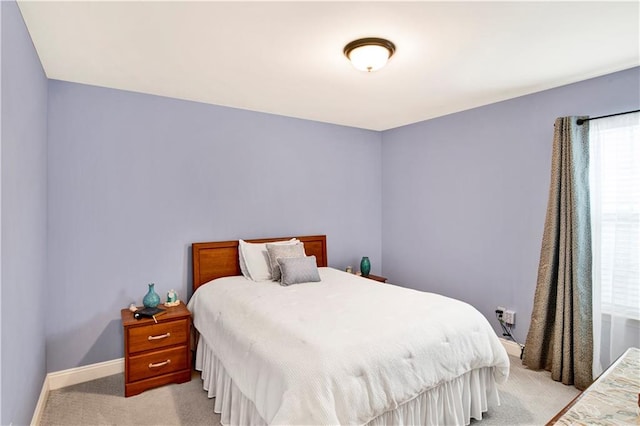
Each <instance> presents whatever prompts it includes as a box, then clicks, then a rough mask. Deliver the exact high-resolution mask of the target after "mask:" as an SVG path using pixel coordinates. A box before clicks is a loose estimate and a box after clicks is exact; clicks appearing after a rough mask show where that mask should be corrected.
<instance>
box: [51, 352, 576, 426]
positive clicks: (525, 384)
mask: <svg viewBox="0 0 640 426" xmlns="http://www.w3.org/2000/svg"><path fill="white" fill-rule="evenodd" d="M499 389H500V400H501V405H500V407H491V408H490V409H489V411H488V412H487V413H485V416H484V419H483V420H482V421H481V422H479V421H475V420H472V422H471V424H472V425H474V426H487V425H543V424H545V423H546V422H547V421H548V420H549V419H551V418H552V417H553V416H554V415H555V413H556V412H558V411H560V410H561V409H562V408H563V407H564V406H565V405H566V404H567V403H568V402H569V401H571V400H572V399H573V398H574V397H575V396H576V395H577V394H578V390H577V389H576V388H574V387H572V386H565V385H563V384H561V383H558V382H554V381H552V380H551V378H550V375H549V373H548V372H546V371H531V370H528V369H526V368H524V367H523V366H522V363H521V361H520V360H519V359H518V358H514V357H511V374H510V377H509V380H508V381H507V383H505V384H503V385H500V386H499ZM219 422H220V416H218V415H217V414H214V413H213V400H210V399H208V398H207V393H206V392H205V391H203V390H202V381H201V380H200V376H199V373H194V375H193V380H191V382H189V383H183V384H179V385H168V386H163V387H161V388H156V389H152V390H148V391H146V392H143V393H142V394H140V395H136V396H133V397H129V398H124V377H123V375H122V374H117V375H114V376H109V377H105V378H102V379H98V380H93V381H91V382H86V383H81V384H78V385H74V386H69V387H67V388H63V389H58V390H55V391H51V392H50V393H49V398H48V399H47V404H46V406H45V409H44V413H43V416H42V422H41V424H42V425H218V424H219Z"/></svg>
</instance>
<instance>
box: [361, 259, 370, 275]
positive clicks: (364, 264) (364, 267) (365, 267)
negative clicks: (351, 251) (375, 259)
mask: <svg viewBox="0 0 640 426" xmlns="http://www.w3.org/2000/svg"><path fill="white" fill-rule="evenodd" d="M360 272H362V276H363V277H368V276H369V272H371V262H369V258H368V257H367V256H365V257H363V258H362V260H361V261H360Z"/></svg>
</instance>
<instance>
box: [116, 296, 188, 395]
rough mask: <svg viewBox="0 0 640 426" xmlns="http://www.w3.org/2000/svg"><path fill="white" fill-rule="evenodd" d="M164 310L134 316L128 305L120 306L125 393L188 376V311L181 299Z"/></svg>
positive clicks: (175, 381) (142, 390)
mask: <svg viewBox="0 0 640 426" xmlns="http://www.w3.org/2000/svg"><path fill="white" fill-rule="evenodd" d="M158 307H160V308H162V309H166V310H167V312H166V313H165V314H162V315H159V316H157V317H156V319H157V320H158V323H157V324H156V322H155V321H154V320H153V319H151V318H144V319H139V320H137V319H135V318H134V317H133V313H132V312H131V311H129V309H123V310H122V312H121V315H122V326H123V327H124V383H125V384H124V396H133V395H137V394H139V393H141V392H144V391H145V390H147V389H150V388H154V387H156V386H161V385H166V384H168V383H184V382H188V381H190V380H191V350H190V349H189V333H190V332H191V312H189V310H188V309H187V307H186V306H185V305H184V304H183V303H180V304H179V305H178V306H174V307H171V308H167V307H165V306H164V305H160V306H158Z"/></svg>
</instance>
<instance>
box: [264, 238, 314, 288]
mask: <svg viewBox="0 0 640 426" xmlns="http://www.w3.org/2000/svg"><path fill="white" fill-rule="evenodd" d="M267 254H268V255H269V266H270V268H271V278H272V279H273V280H274V281H280V265H278V259H284V258H288V257H304V254H305V253H304V245H303V244H302V243H297V244H287V245H284V244H270V243H267Z"/></svg>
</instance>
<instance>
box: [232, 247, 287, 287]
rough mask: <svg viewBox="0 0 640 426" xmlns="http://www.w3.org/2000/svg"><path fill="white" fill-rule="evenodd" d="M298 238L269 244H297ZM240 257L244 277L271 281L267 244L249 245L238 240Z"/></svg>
mask: <svg viewBox="0 0 640 426" xmlns="http://www.w3.org/2000/svg"><path fill="white" fill-rule="evenodd" d="M298 242H299V241H298V239H297V238H292V239H290V240H288V241H272V242H269V244H297V243H298ZM238 243H239V245H238V257H239V262H240V270H241V271H242V275H244V276H245V277H246V278H248V279H250V280H253V281H271V280H272V279H273V278H272V276H271V265H270V264H269V254H268V253H267V243H248V242H246V241H244V240H238Z"/></svg>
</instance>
